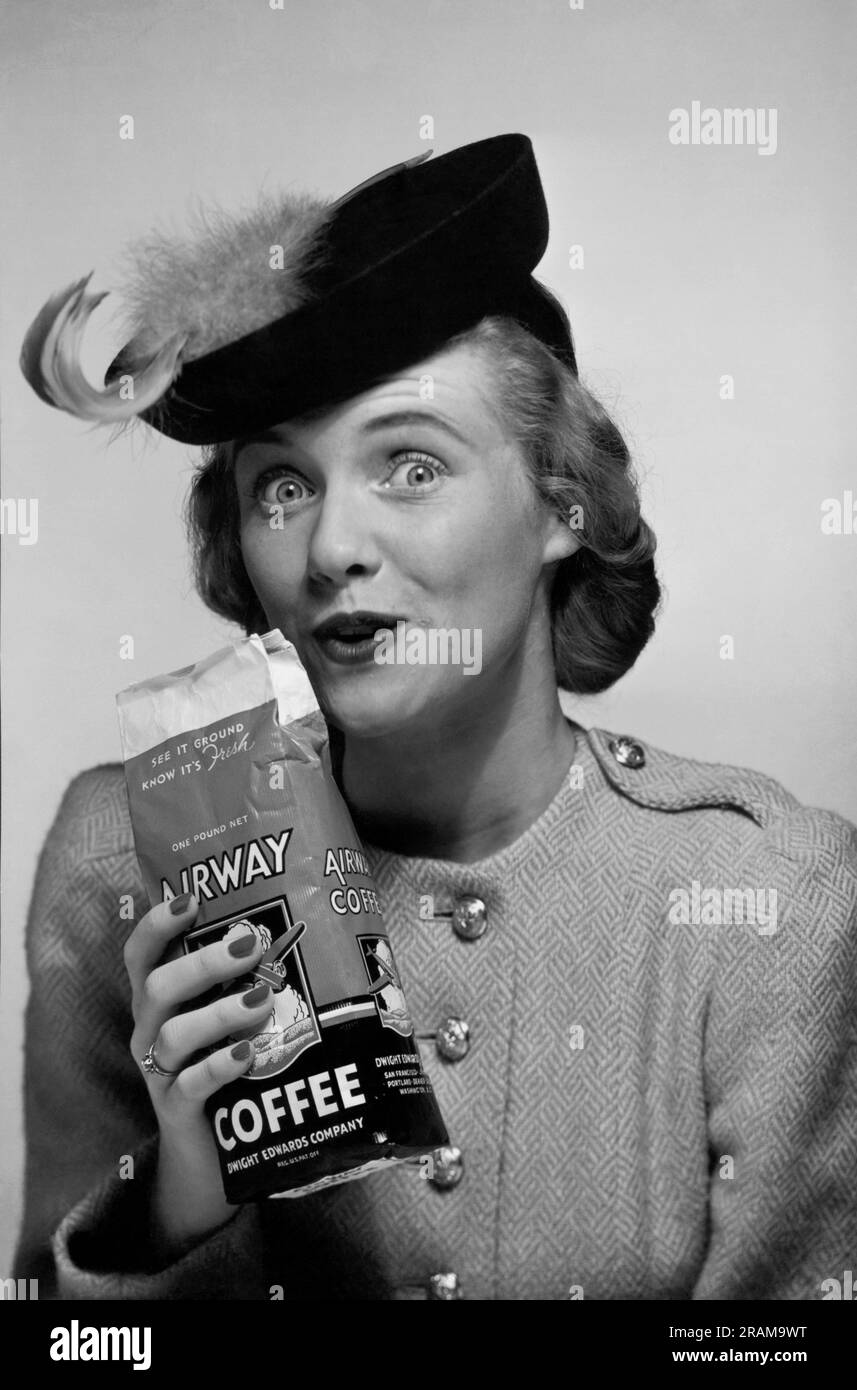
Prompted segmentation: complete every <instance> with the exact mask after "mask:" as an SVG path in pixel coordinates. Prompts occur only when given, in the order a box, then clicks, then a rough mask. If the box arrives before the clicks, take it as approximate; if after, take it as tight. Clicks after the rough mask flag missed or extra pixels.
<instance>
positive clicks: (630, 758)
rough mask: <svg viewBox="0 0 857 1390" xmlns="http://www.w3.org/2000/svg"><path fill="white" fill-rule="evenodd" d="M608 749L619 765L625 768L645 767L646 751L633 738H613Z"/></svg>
mask: <svg viewBox="0 0 857 1390" xmlns="http://www.w3.org/2000/svg"><path fill="white" fill-rule="evenodd" d="M608 747H609V749H610V752H611V753H612V754H613V757H614V758H615V759H616V761H617V763H621V764H622V766H623V767H645V765H646V754H645V750H644V749H643V747H642V745H641V744H639V743H635V741H634V740H633V739H632V738H611V740H610V743H609V745H608Z"/></svg>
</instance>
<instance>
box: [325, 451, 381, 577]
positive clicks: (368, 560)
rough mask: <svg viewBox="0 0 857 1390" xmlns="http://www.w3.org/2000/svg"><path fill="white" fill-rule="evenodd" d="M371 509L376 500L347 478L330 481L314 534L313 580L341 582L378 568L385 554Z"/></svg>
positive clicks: (371, 572)
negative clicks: (381, 554) (380, 549)
mask: <svg viewBox="0 0 857 1390" xmlns="http://www.w3.org/2000/svg"><path fill="white" fill-rule="evenodd" d="M371 509H372V499H371V498H370V497H368V496H367V495H366V493H365V492H364V491H362V490H361V489H360V488H359V487H354V486H352V485H349V482H348V480H347V479H345V478H342V479H340V480H338V481H332V482H331V483H329V485H328V487H327V489H326V491H325V495H324V498H323V500H322V504H321V506H320V508H319V509H318V512H317V513H316V521H315V526H314V527H313V531H312V535H311V537H310V544H309V553H308V556H307V568H308V573H309V578H310V580H312V581H314V582H315V583H318V584H331V585H341V584H345V583H347V581H348V580H349V579H352V578H354V577H355V576H357V575H363V574H373V573H374V572H375V571H376V570H377V569H378V567H379V565H380V563H381V556H380V554H379V551H378V545H377V540H376V527H375V522H374V517H373V516H372V514H371Z"/></svg>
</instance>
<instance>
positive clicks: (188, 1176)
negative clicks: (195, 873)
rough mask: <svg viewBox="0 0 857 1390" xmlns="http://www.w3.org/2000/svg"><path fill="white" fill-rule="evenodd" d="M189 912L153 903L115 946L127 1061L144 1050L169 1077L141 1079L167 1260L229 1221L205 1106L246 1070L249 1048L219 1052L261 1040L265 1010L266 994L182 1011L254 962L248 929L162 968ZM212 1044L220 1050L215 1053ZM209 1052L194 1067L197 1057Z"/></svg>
mask: <svg viewBox="0 0 857 1390" xmlns="http://www.w3.org/2000/svg"><path fill="white" fill-rule="evenodd" d="M197 906H198V904H197V902H196V899H195V898H193V897H192V896H191V895H190V894H184V895H183V896H182V897H181V898H174V899H173V901H172V902H171V903H159V904H158V905H157V906H156V907H153V908H152V909H151V911H150V912H147V913H146V915H145V917H142V918H141V919H140V921H139V922H138V923H137V926H136V927H135V928H134V930H133V931H132V933H131V935H130V936H129V938H128V941H127V942H126V945H125V951H124V956H125V968H126V970H127V972H128V976H129V979H130V981H131V988H132V1001H131V1006H132V1010H133V1014H134V1025H135V1026H134V1032H133V1034H132V1036H131V1053H132V1055H133V1057H134V1060H135V1061H136V1062H137V1063H138V1065H139V1064H141V1062H142V1059H143V1057H144V1056H145V1054H146V1052H147V1051H148V1049H149V1048H150V1047H151V1046H152V1045H154V1053H153V1055H154V1060H155V1062H156V1064H157V1066H158V1067H159V1068H160V1069H161V1070H162V1071H164V1072H169V1073H170V1075H169V1076H159V1075H157V1074H156V1073H154V1074H153V1073H150V1072H146V1071H145V1070H144V1072H143V1074H144V1076H145V1078H146V1084H147V1086H148V1088H149V1095H150V1097H151V1100H152V1105H153V1106H154V1109H155V1115H156V1116H157V1120H158V1126H159V1129H160V1146H159V1153H158V1169H157V1176H156V1180H155V1187H154V1211H153V1215H154V1218H155V1221H156V1223H157V1227H158V1234H159V1237H160V1242H161V1245H162V1247H163V1248H162V1251H161V1252H160V1253H161V1254H162V1255H164V1256H171V1257H172V1258H175V1257H177V1256H178V1255H179V1254H180V1253H181V1252H182V1250H183V1249H187V1248H189V1247H190V1246H191V1245H192V1244H194V1243H195V1242H196V1241H198V1240H201V1239H203V1237H205V1236H206V1235H208V1234H209V1233H210V1232H211V1231H213V1230H215V1229H216V1227H218V1226H221V1225H223V1223H224V1222H226V1221H228V1220H229V1219H230V1218H231V1217H232V1216H234V1215H235V1207H234V1206H230V1205H229V1203H228V1202H227V1201H226V1198H225V1196H224V1195H223V1184H222V1181H221V1177H220V1165H219V1162H218V1157H217V1148H216V1144H215V1140H214V1135H213V1134H212V1132H211V1126H210V1124H209V1121H208V1119H207V1118H206V1115H205V1109H204V1106H205V1102H206V1100H207V1099H208V1097H209V1096H210V1095H213V1093H214V1092H215V1091H218V1090H220V1088H221V1087H222V1086H225V1085H226V1084H227V1083H228V1082H230V1081H234V1080H235V1079H236V1077H239V1076H242V1075H243V1074H244V1073H245V1072H246V1071H248V1070H249V1067H250V1064H251V1061H252V1058H253V1044H252V1042H249V1041H247V1040H245V1041H243V1042H240V1043H237V1044H236V1043H235V1042H234V1039H233V1043H232V1045H228V1044H224V1040H225V1039H226V1038H228V1037H229V1036H230V1035H234V1034H241V1033H250V1034H252V1033H256V1032H259V1031H261V1028H262V1026H263V1025H264V1023H265V1021H266V1019H267V1017H268V1015H269V1014H270V1012H271V1007H272V995H271V990H270V988H269V987H268V986H267V985H254V986H252V987H251V988H250V989H249V990H246V991H244V992H243V993H242V992H239V993H235V994H223V995H222V996H220V997H218V998H216V999H215V1000H214V1002H204V1003H202V1004H201V1005H199V1006H198V1007H196V1008H188V1007H187V1006H188V1004H189V1003H191V1001H193V1000H195V999H198V998H199V996H200V995H205V994H207V993H209V992H210V991H211V990H212V989H216V988H217V987H218V986H222V985H224V984H228V983H229V981H231V980H235V979H237V978H239V977H240V976H242V975H245V974H247V973H248V971H250V970H252V968H253V967H254V965H256V963H257V961H258V960H259V958H260V956H261V955H262V953H263V948H262V943H261V941H260V939H259V938H258V936H257V935H256V934H255V933H254V932H251V931H250V930H249V929H248V930H247V931H246V933H242V934H241V935H240V936H238V937H235V936H234V935H233V934H232V933H230V939H229V940H228V941H218V942H216V943H215V944H213V945H211V946H203V947H202V948H201V949H200V950H198V951H193V952H191V953H190V954H189V955H178V956H176V958H175V959H165V957H168V956H169V953H170V948H171V947H172V948H173V950H175V947H176V945H177V942H176V938H177V937H179V936H180V935H181V934H182V933H183V932H186V931H187V930H188V929H189V928H190V927H191V926H192V925H193V921H194V918H195V916H196V911H197ZM218 1044H224V1045H222V1046H218ZM211 1047H214V1048H216V1049H217V1050H216V1051H214V1052H211V1053H210V1054H209V1055H207V1056H202V1057H200V1055H199V1054H200V1051H201V1050H203V1049H206V1048H211Z"/></svg>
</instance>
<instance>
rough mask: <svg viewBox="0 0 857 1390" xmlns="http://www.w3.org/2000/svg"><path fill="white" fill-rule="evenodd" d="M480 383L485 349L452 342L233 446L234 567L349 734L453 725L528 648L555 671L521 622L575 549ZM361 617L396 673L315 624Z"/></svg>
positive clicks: (527, 621)
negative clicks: (344, 397)
mask: <svg viewBox="0 0 857 1390" xmlns="http://www.w3.org/2000/svg"><path fill="white" fill-rule="evenodd" d="M428 383H430V386H429V385H428ZM493 391H494V387H493V384H492V382H491V379H490V377H489V375H488V368H487V364H486V363H485V362H484V360H483V358H482V356H481V354H480V353H479V352H478V351H477V350H475V349H473V348H470V347H467V346H462V347H458V348H455V349H452V350H446V351H444V352H441V353H439V354H437V355H436V356H435V357H432V358H430V359H427V360H426V361H425V362H423V363H420V364H419V365H418V366H417V367H414V368H412V369H410V370H409V371H407V372H405V373H403V374H402V375H401V376H396V377H394V378H391V379H389V380H387V381H385V382H384V383H383V384H382V385H380V386H376V387H373V388H372V389H371V390H369V391H366V392H365V393H363V394H362V395H360V396H356V397H354V398H353V399H352V400H349V401H347V402H346V403H345V404H343V405H338V406H335V407H333V408H332V409H331V410H329V411H328V412H326V413H325V414H324V415H323V416H319V417H317V418H316V419H315V420H312V421H304V422H294V423H292V424H289V423H288V422H287V423H285V424H283V425H281V426H278V427H277V428H275V429H273V430H270V431H267V432H265V433H264V434H262V435H258V436H253V437H252V438H250V439H246V440H240V441H237V442H236V449H235V476H236V486H237V491H238V496H239V500H240V508H241V546H242V552H243V556H244V563H245V565H246V568H247V573H248V575H249V577H250V580H251V582H252V584H253V587H254V589H255V590H256V593H257V595H258V597H259V600H260V602H261V604H262V607H263V608H264V610H265V612H266V614H267V617H268V620H269V622H270V624H271V626H272V627H279V628H281V629H282V631H283V632H284V634H285V635H286V637H287V638H288V639H289V640H290V641H292V642H293V643H294V645H295V647H296V648H297V650H298V653H299V655H300V658H301V661H302V662H303V664H304V666H305V667H306V670H307V672H308V674H309V676H310V679H311V681H312V684H313V687H314V690H315V693H316V697H317V699H318V701H319V705H320V706H321V708H322V710H323V711H324V714H325V716H326V717H327V718H328V720H329V721H331V722H332V723H333V724H335V725H336V726H337V727H339V728H340V729H342V730H343V731H344V732H346V733H349V732H351V733H353V734H355V735H360V736H363V737H377V736H380V735H383V734H385V733H392V732H394V731H402V730H405V729H406V728H407V727H408V726H412V725H413V723H414V721H422V723H423V727H424V728H425V729H426V730H429V729H431V728H432V727H434V726H437V725H438V723H443V722H446V721H447V720H449V719H450V718H452V719H453V720H454V719H455V716H456V713H457V714H459V715H460V716H461V717H462V718H463V719H464V720H465V721H466V719H467V717H468V716H469V715H472V714H473V713H474V712H475V711H478V710H479V708H480V707H481V708H482V709H484V708H485V699H486V696H487V695H489V693H490V687H491V686H492V685H496V684H497V683H498V682H500V683H502V682H505V681H507V680H508V679H509V678H510V677H511V676H514V675H515V673H516V670H517V667H518V666H519V665H520V662H521V660H522V658H523V656H524V654H525V651H526V652H528V653H529V655H530V656H532V655H533V653H534V652H535V651H536V650H537V649H538V650H539V651H540V652H541V653H542V657H541V659H542V660H544V652H545V647H546V651H547V659H548V662H549V664H550V670H549V676H550V679H554V675H553V667H552V663H550V643H549V641H548V642H547V644H545V641H544V640H541V641H540V642H539V641H536V640H535V634H534V632H533V631H532V630H531V629H532V627H533V624H535V623H541V624H542V625H544V624H546V623H547V608H546V605H545V604H536V603H534V598H535V596H536V594H537V590H538V589H539V581H540V577H541V575H542V571H543V566H544V565H546V564H550V563H552V562H555V561H557V560H560V559H562V558H564V556H566V555H569V554H571V553H572V552H573V551H574V550H575V549H576V544H577V543H576V541H575V539H574V537H573V534H572V532H571V531H570V530H569V528H568V527H567V526H565V525H564V524H563V522H562V521H561V519H560V518H559V517H558V516H556V515H555V514H553V513H551V512H550V511H549V510H548V509H547V508H545V507H544V505H543V504H542V503H540V501H539V499H538V498H537V497H536V494H535V492H534V490H533V488H532V485H531V483H530V482H529V479H528V478H527V476H526V473H525V469H524V462H523V458H522V455H521V452H520V449H519V446H518V445H517V444H516V443H515V442H514V441H513V440H511V439H509V438H507V437H506V435H505V433H504V430H503V426H502V424H501V420H500V417H499V413H498V411H497V409H496V407H495V405H494V404H493V399H492V396H493ZM357 610H360V611H362V612H368V613H370V614H372V615H374V616H373V617H372V619H371V620H370V631H375V630H376V629H385V630H389V631H390V632H391V634H393V635H395V634H397V633H398V636H399V642H398V646H397V645H396V643H395V642H394V640H393V637H392V636H391V638H390V639H388V641H387V654H388V655H390V656H392V657H395V658H397V659H396V660H394V661H393V662H392V663H389V662H381V661H379V660H378V659H377V658H378V657H379V656H380V655H381V653H382V651H383V648H379V647H378V646H377V645H375V644H374V643H371V642H370V643H368V644H366V643H364V646H363V648H362V650H363V652H365V653H366V655H364V656H363V657H361V658H360V659H358V660H354V659H353V655H354V648H353V647H349V646H348V645H347V644H346V643H343V642H342V641H337V640H336V639H335V638H331V637H329V636H326V635H325V633H324V632H319V631H318V629H319V627H320V625H321V624H323V623H325V622H326V621H327V620H329V619H331V618H332V617H334V615H337V614H338V615H344V614H351V613H355V612H356V611H357ZM400 621H404V622H405V623H406V624H407V625H408V626H407V627H406V628H404V629H402V628H399V627H398V626H397V623H398V622H400ZM420 628H421V629H422V633H423V636H422V637H420V636H419V635H417V633H416V632H415V633H414V636H413V637H411V636H409V634H410V633H411V632H413V631H414V629H420ZM440 630H443V632H441V631H440ZM432 633H436V634H437V636H436V637H433V636H432ZM444 633H446V634H450V633H451V634H453V635H452V636H449V635H444ZM454 634H458V645H457V646H456V638H455V635H454ZM543 636H544V631H543V633H542V638H543ZM433 650H434V654H435V656H436V660H435V661H432V660H431V655H432V651H433ZM441 653H443V654H445V655H447V657H448V658H449V662H448V663H447V664H444V663H443V660H442V656H441ZM456 653H458V656H459V664H450V663H451V662H452V661H454V659H455V657H456ZM409 654H410V657H411V660H408V655H409ZM358 655H359V653H358ZM530 674H533V675H535V676H536V678H542V677H543V676H544V672H539V673H536V672H531V673H530Z"/></svg>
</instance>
